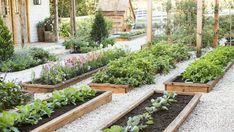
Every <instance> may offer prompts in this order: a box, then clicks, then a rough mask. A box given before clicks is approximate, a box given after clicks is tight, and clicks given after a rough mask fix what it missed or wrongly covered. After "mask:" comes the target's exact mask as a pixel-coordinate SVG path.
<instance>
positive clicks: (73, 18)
mask: <svg viewBox="0 0 234 132" xmlns="http://www.w3.org/2000/svg"><path fill="white" fill-rule="evenodd" d="M75 5H76V1H75V0H70V24H71V34H72V36H73V37H74V36H75V35H76V6H75Z"/></svg>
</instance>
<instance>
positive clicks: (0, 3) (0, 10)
mask: <svg viewBox="0 0 234 132" xmlns="http://www.w3.org/2000/svg"><path fill="white" fill-rule="evenodd" d="M0 17H2V1H0Z"/></svg>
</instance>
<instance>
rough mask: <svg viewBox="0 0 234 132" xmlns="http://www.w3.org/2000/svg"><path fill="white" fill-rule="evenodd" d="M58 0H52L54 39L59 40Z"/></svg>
mask: <svg viewBox="0 0 234 132" xmlns="http://www.w3.org/2000/svg"><path fill="white" fill-rule="evenodd" d="M58 18H59V16H58V0H54V35H55V41H56V42H58V40H59V20H58Z"/></svg>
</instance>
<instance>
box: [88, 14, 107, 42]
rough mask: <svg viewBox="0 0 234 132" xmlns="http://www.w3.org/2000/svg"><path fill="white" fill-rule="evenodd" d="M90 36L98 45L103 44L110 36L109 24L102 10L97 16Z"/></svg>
mask: <svg viewBox="0 0 234 132" xmlns="http://www.w3.org/2000/svg"><path fill="white" fill-rule="evenodd" d="M90 34H91V39H92V40H93V41H94V42H96V43H101V41H102V40H103V39H105V38H107V37H108V36H109V33H108V29H107V23H106V21H105V19H104V16H103V14H102V12H101V11H100V10H99V11H98V12H97V13H96V15H95V19H94V23H93V26H92V31H91V32H90Z"/></svg>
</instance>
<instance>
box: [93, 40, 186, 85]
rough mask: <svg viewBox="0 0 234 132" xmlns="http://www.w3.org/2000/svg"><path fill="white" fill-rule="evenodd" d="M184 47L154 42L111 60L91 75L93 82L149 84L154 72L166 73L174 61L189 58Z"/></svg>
mask: <svg viewBox="0 0 234 132" xmlns="http://www.w3.org/2000/svg"><path fill="white" fill-rule="evenodd" d="M179 47H180V48H179ZM184 49H186V48H185V47H184V46H183V45H175V46H170V45H167V44H156V45H154V46H153V47H151V48H150V49H148V48H146V49H143V50H141V51H139V52H136V53H132V54H130V55H128V56H126V57H124V58H120V59H118V60H116V61H112V62H111V63H110V64H109V65H108V68H107V69H106V70H103V71H100V72H98V73H96V74H95V75H94V76H93V82H95V83H110V84H123V85H130V86H133V87H137V86H140V85H144V84H151V83H153V80H154V74H155V73H162V72H163V73H168V72H169V70H170V69H171V68H174V64H175V63H176V62H179V61H183V60H186V59H188V58H189V57H188V56H189V54H188V50H184Z"/></svg>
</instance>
